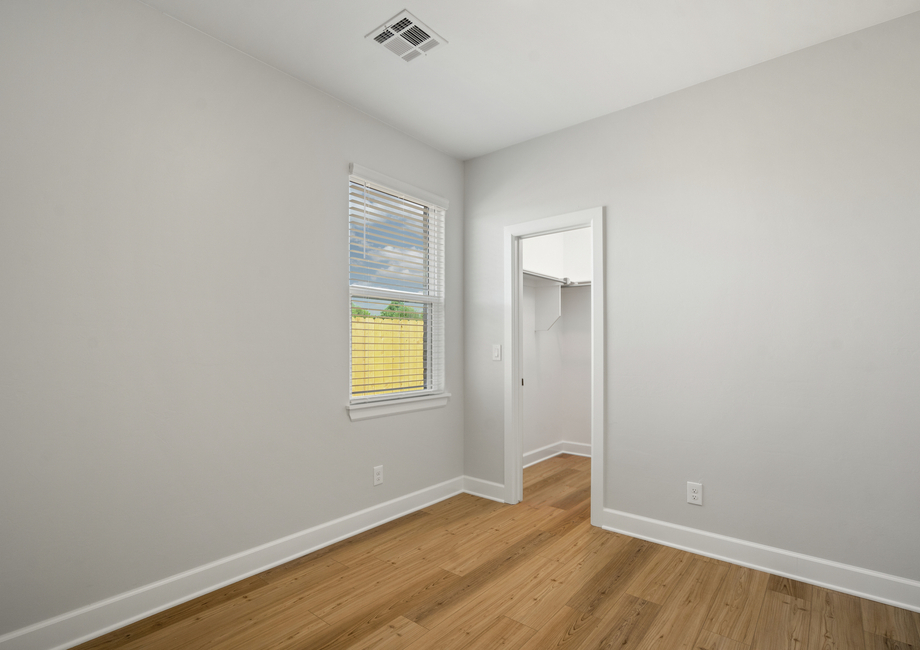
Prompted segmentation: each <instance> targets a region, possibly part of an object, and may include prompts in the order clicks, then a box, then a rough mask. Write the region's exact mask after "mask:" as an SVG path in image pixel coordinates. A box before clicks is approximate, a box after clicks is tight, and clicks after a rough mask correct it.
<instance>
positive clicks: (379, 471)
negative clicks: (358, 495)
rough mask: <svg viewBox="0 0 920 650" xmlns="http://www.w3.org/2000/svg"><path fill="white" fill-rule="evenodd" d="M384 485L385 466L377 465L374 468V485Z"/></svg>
mask: <svg viewBox="0 0 920 650" xmlns="http://www.w3.org/2000/svg"><path fill="white" fill-rule="evenodd" d="M381 483H383V465H377V467H375V468H374V485H380V484H381Z"/></svg>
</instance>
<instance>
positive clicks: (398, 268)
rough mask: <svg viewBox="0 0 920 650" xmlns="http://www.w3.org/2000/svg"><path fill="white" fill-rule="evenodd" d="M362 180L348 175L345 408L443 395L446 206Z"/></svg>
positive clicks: (366, 173)
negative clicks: (348, 385)
mask: <svg viewBox="0 0 920 650" xmlns="http://www.w3.org/2000/svg"><path fill="white" fill-rule="evenodd" d="M360 172H364V173H360ZM368 176H372V177H376V178H377V179H380V178H383V179H386V177H383V176H381V175H379V174H374V173H373V172H369V170H362V169H361V168H359V167H357V166H352V174H351V176H350V177H349V192H348V221H349V298H350V302H351V403H352V405H355V404H366V403H373V402H381V401H393V400H396V399H399V400H402V399H405V398H418V397H424V396H429V395H437V394H442V393H443V391H444V213H445V208H444V207H442V205H439V203H442V201H438V203H435V202H433V201H431V200H426V198H419V197H417V196H413V195H410V194H408V193H406V192H403V191H400V189H404V188H405V186H404V185H403V187H402V188H399V189H394V188H393V187H391V186H389V185H383V184H380V183H379V182H374V180H375V179H369V178H367V177H368ZM386 180H390V181H393V179H386ZM392 184H398V182H397V181H393V183H392ZM413 189H414V188H413ZM416 192H418V193H420V194H426V193H424V192H422V191H421V190H416ZM435 198H437V197H435ZM443 203H446V201H443ZM421 408H429V407H421ZM353 419H354V416H353Z"/></svg>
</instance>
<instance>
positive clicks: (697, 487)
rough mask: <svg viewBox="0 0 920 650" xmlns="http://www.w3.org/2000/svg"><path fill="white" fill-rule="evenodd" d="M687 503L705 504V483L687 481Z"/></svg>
mask: <svg viewBox="0 0 920 650" xmlns="http://www.w3.org/2000/svg"><path fill="white" fill-rule="evenodd" d="M687 503H692V504H693V505H695V506H701V505H703V484H702V483H691V482H690V481H687Z"/></svg>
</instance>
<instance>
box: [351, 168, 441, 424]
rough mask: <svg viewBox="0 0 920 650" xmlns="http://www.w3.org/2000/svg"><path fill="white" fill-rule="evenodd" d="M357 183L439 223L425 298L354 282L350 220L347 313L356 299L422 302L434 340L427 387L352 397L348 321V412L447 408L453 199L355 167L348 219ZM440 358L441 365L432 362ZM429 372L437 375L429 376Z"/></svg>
mask: <svg viewBox="0 0 920 650" xmlns="http://www.w3.org/2000/svg"><path fill="white" fill-rule="evenodd" d="M353 183H359V184H361V185H366V186H367V187H368V188H370V189H373V190H376V191H378V192H383V193H386V194H389V195H391V196H394V197H397V198H400V199H403V200H406V201H410V202H412V203H416V204H419V205H422V206H424V207H425V208H427V210H426V216H425V222H426V224H427V223H430V222H431V221H434V222H435V226H436V227H435V228H433V229H429V238H430V239H429V241H430V244H431V245H432V247H433V248H432V249H429V251H430V250H435V259H434V264H435V269H434V275H433V277H432V276H429V277H428V278H427V281H426V287H427V289H426V292H425V294H418V293H413V292H410V291H400V290H399V289H395V288H394V289H384V288H378V287H367V286H364V285H353V284H352V261H353V260H352V249H351V246H352V218H351V216H349V219H348V222H349V225H348V229H349V235H348V240H349V249H348V260H349V282H348V302H349V305H348V306H349V312H348V313H349V314H351V313H352V312H351V307H352V304H353V301H354V300H355V299H356V298H359V299H360V298H366V299H382V300H391V301H392V300H401V301H405V302H414V303H424V304H426V305H430V308H429V309H428V310H427V315H426V318H425V328H426V329H425V331H426V337H427V336H429V335H430V336H432V339H431V344H430V345H426V348H425V355H426V365H427V368H426V371H425V385H426V387H425V388H423V389H416V390H408V391H404V392H398V393H384V394H377V395H369V396H360V395H359V396H355V395H354V394H353V392H352V391H353V381H354V377H353V373H354V365H353V364H354V359H353V355H354V349H353V346H352V333H353V331H352V322H351V320H350V321H349V328H348V332H349V334H348V341H349V345H348V363H349V366H348V377H349V382H348V383H349V391H348V395H349V398H348V404H347V406H346V409H347V411H348V414H349V417H350V418H351V419H352V420H363V419H366V418H373V417H381V416H386V415H396V414H399V413H406V412H411V411H418V410H424V409H432V408H439V407H442V406H445V405H446V404H447V402H448V400H449V398H450V393H448V392H447V391H446V386H445V382H446V375H447V372H446V359H445V358H444V355H445V350H446V341H445V335H446V333H445V330H446V324H445V320H444V312H445V307H446V304H445V303H446V295H445V289H446V287H445V279H446V278H445V277H444V276H445V265H444V254H445V250H444V248H445V244H446V241H445V240H446V233H445V228H446V215H447V209H448V207H449V201H448V200H447V199H445V198H443V197H440V196H438V195H436V194H432V193H431V192H427V191H425V190H422V189H420V188H417V187H414V186H412V185H410V184H408V183H404V182H402V181H399V180H397V179H394V178H391V177H389V176H386V175H384V174H380V173H378V172H375V171H373V170H370V169H367V168H366V167H361V166H359V165H356V164H352V165H351V166H350V168H349V177H348V187H349V190H348V191H349V201H348V209H349V215H350V214H351V209H352V199H351V191H352V189H351V188H352V184H353ZM431 328H438V331H437V332H436V333H432V334H429V332H431ZM435 358H437V359H438V360H439V363H437V364H434V363H432V361H433V359H435ZM430 373H435V374H434V376H431V375H430Z"/></svg>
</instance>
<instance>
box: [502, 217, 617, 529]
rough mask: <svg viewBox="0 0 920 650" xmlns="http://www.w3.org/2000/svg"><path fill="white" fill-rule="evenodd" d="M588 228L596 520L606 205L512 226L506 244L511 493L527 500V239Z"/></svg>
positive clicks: (594, 515)
mask: <svg viewBox="0 0 920 650" xmlns="http://www.w3.org/2000/svg"><path fill="white" fill-rule="evenodd" d="M578 229H588V230H589V232H590V242H591V243H590V246H591V255H592V263H591V278H590V283H591V284H590V303H591V314H590V329H591V333H590V338H591V352H590V367H591V369H590V404H591V406H590V430H591V434H590V437H591V520H592V522H593V523H595V524H596V523H597V522H599V521H600V514H601V512H602V510H603V488H604V469H603V468H604V436H603V428H604V395H605V372H604V314H605V311H606V310H605V298H604V210H603V208H601V207H598V208H591V209H588V210H582V211H580V212H573V213H569V214H563V215H559V216H555V217H548V218H546V219H539V220H537V221H529V222H525V223H521V224H515V225H512V226H507V227H506V228H505V232H504V249H505V268H504V285H505V336H504V346H505V350H506V354H505V358H504V366H505V367H504V371H505V426H504V435H505V445H504V451H505V468H504V470H505V471H504V474H505V476H504V478H505V496H504V500H505V501H506V502H507V503H518V502H520V501H521V500H522V499H523V465H524V462H523V454H524V449H523V430H524V410H523V406H524V392H523V391H524V385H523V382H524V380H525V377H524V374H523V371H524V335H523V321H524V314H523V307H524V269H523V241H524V240H526V239H529V238H533V237H538V236H541V235H549V234H554V233H562V232H566V231H571V230H578Z"/></svg>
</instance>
